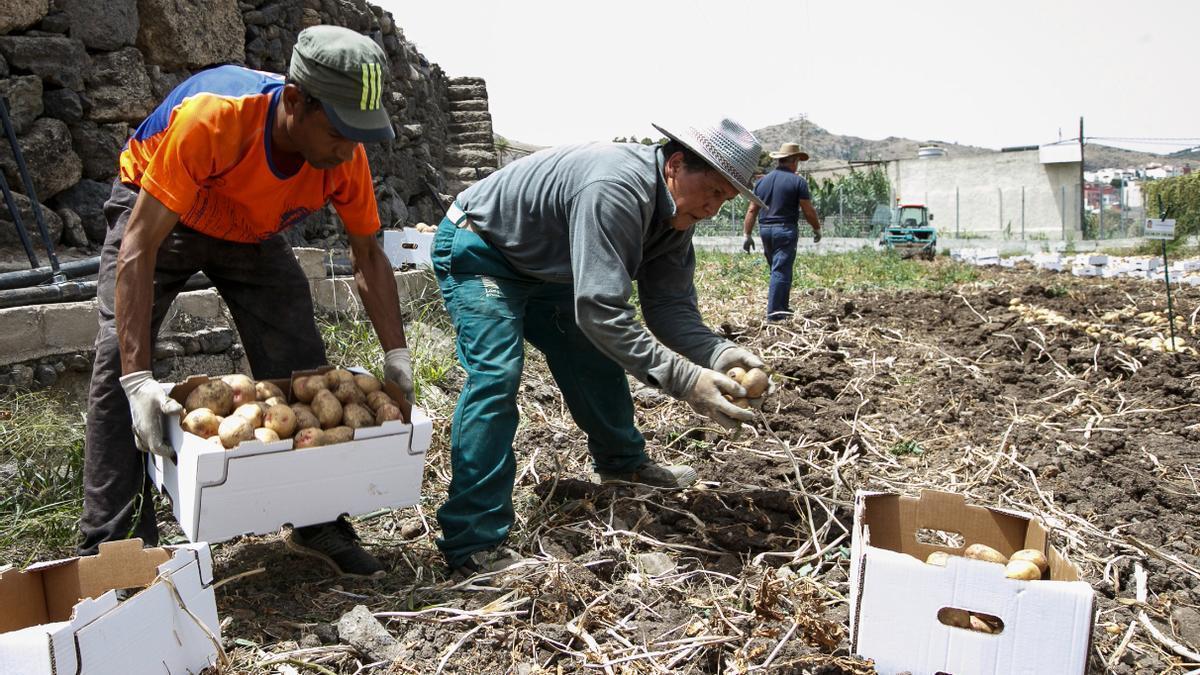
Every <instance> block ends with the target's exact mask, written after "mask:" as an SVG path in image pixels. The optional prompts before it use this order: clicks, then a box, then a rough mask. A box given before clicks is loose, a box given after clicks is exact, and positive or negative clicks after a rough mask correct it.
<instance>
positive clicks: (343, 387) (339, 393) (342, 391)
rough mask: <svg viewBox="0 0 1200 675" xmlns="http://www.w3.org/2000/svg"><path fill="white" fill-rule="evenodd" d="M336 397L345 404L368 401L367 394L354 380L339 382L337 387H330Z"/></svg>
mask: <svg viewBox="0 0 1200 675" xmlns="http://www.w3.org/2000/svg"><path fill="white" fill-rule="evenodd" d="M329 390H330V391H332V392H333V396H334V398H336V399H337V400H338V401H340V402H341V403H342V404H343V405H345V404H346V403H366V402H367V395H366V394H364V393H363V392H362V389H359V388H358V385H357V384H354V382H353V381H350V382H339V383H338V384H337V386H336V387H330V389H329Z"/></svg>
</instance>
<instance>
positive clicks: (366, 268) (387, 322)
mask: <svg viewBox="0 0 1200 675" xmlns="http://www.w3.org/2000/svg"><path fill="white" fill-rule="evenodd" d="M371 243H372V245H371V246H369V247H364V250H362V251H354V250H352V251H351V254H350V257H351V261H352V263H353V264H354V281H355V284H356V285H357V286H358V296H359V297H360V298H362V303H363V307H364V308H365V309H366V310H367V316H368V317H370V318H371V324H372V325H373V326H375V334H376V335H377V336H378V337H379V345H380V346H381V347H383V350H384V351H385V352H386V351H388V350H391V349H396V348H397V347H406V346H408V343H407V341H406V340H405V337H404V322H403V321H402V320H401V318H400V294H399V293H398V292H397V291H396V277H395V276H394V274H393V273H392V266H391V264H390V263H389V262H388V260H387V256H386V255H384V253H383V249H381V248H379V246H378V245H377V244H375V243H374V242H373V241H372V242H371Z"/></svg>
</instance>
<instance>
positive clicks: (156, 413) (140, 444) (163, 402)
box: [121, 370, 183, 457]
mask: <svg viewBox="0 0 1200 675" xmlns="http://www.w3.org/2000/svg"><path fill="white" fill-rule="evenodd" d="M121 388H122V389H124V390H125V397H126V398H128V399H129V412H130V413H132V415H133V442H134V444H135V445H137V449H138V450H141V451H142V452H152V453H154V454H156V455H158V456H159V457H170V456H171V454H172V452H173V451H172V449H171V446H169V445H167V444H166V442H164V441H163V426H162V416H163V415H178V414H180V413H182V412H183V406H181V405H179V401H176V400H175V399H173V398H171V397H169V396H167V394H166V392H164V391H163V388H162V385H160V384H159V383H158V382H156V381H155V380H154V377H153V376H152V375H151V374H150V371H148V370H139V371H138V372H136V373H130V374H128V375H125V376H124V377H122V378H121Z"/></svg>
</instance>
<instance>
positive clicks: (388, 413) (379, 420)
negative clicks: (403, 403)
mask: <svg viewBox="0 0 1200 675" xmlns="http://www.w3.org/2000/svg"><path fill="white" fill-rule="evenodd" d="M398 419H401V417H400V406H398V405H396V404H395V403H384V404H383V405H381V406H379V409H378V410H376V411H375V424H383V423H384V422H390V421H392V420H398Z"/></svg>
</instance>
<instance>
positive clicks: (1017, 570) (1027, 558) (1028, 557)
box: [925, 544, 1050, 633]
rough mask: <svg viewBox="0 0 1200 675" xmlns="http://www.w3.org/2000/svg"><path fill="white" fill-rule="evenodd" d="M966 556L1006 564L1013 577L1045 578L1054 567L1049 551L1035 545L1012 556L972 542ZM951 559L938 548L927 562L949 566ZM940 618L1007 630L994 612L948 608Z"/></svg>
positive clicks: (958, 624) (984, 628)
mask: <svg viewBox="0 0 1200 675" xmlns="http://www.w3.org/2000/svg"><path fill="white" fill-rule="evenodd" d="M963 557H964V558H971V559H972V560H983V561H985V562H992V563H997V564H1000V565H1004V576H1005V577H1008V578H1009V579H1021V580H1023V581H1034V580H1037V579H1041V578H1042V576H1043V575H1044V574H1045V573H1046V570H1047V569H1049V567H1050V563H1049V561H1047V560H1046V556H1045V554H1044V553H1042V552H1041V551H1039V550H1037V549H1033V548H1023V549H1021V550H1020V551H1017V552H1016V553H1013V554H1012V556H1011V557H1006V556H1005V555H1004V554H1003V553H1001V552H999V551H997V550H996V549H994V548H992V547H991V546H986V545H984V544H971V545H970V546H968V547H967V549H966V550H965V551H963ZM949 559H950V554H949V553H945V552H943V551H934V552H933V553H930V554H929V557H927V558H926V559H925V562H926V563H928V564H930V565H937V566H938V567H945V566H946V561H948V560H949ZM938 618H939V619H940V620H941V621H942V623H944V624H946V625H949V626H955V627H958V628H968V629H970V630H975V631H980V632H983V633H998V632H1000V631H1001V630H1003V624H1001V623H1000V621H999V619H997V618H996V617H994V616H992V615H990V614H980V613H977V612H968V611H967V610H965V609H956V608H953V607H947V608H944V609H942V610H941V611H940V612H938Z"/></svg>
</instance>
